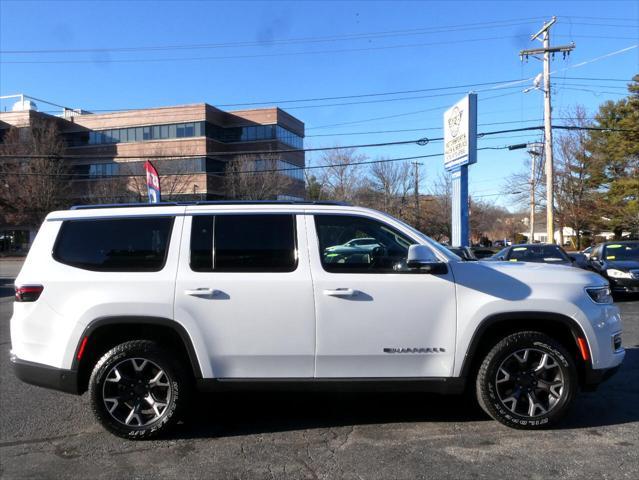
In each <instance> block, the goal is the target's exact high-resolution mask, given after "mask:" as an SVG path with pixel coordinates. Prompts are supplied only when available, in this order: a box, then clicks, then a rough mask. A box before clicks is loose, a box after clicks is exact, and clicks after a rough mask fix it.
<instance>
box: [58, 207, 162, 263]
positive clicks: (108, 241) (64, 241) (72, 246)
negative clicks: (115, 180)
mask: <svg viewBox="0 0 639 480" xmlns="http://www.w3.org/2000/svg"><path fill="white" fill-rule="evenodd" d="M172 227H173V217H148V218H117V219H91V220H68V221H65V222H63V223H62V227H60V233H59V234H58V239H57V241H56V245H55V247H54V250H53V258H55V259H56V260H57V261H58V262H61V263H64V264H67V265H71V266H74V267H78V268H83V269H85V270H94V271H101V272H157V271H159V270H162V268H163V267H164V263H165V261H166V255H167V252H168V247H169V238H170V235H171V229H172Z"/></svg>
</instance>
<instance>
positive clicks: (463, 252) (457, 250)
mask: <svg viewBox="0 0 639 480" xmlns="http://www.w3.org/2000/svg"><path fill="white" fill-rule="evenodd" d="M447 248H448V250H450V251H451V252H453V253H454V254H455V255H457V256H458V257H459V258H461V259H462V260H464V261H466V262H476V261H477V257H475V254H474V253H473V251H472V250H471V248H470V247H447Z"/></svg>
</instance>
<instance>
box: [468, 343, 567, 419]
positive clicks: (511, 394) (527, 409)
mask: <svg viewBox="0 0 639 480" xmlns="http://www.w3.org/2000/svg"><path fill="white" fill-rule="evenodd" d="M526 352H527V353H526ZM577 390H578V378H577V369H576V367H575V363H574V361H573V360H572V358H571V356H570V354H569V353H568V351H567V350H566V349H565V348H564V347H563V346H562V345H561V344H560V343H558V342H556V341H555V340H553V339H552V338H551V337H549V336H548V335H545V334H543V333H540V332H518V333H513V334H512V335H509V336H507V337H505V338H504V339H503V340H501V341H500V342H499V343H497V344H496V345H495V346H494V347H493V348H492V349H491V350H490V351H489V352H488V354H487V355H486V356H485V357H484V359H483V362H482V364H481V366H480V368H479V372H478V374H477V382H476V393H477V400H478V402H479V405H480V406H481V408H482V409H483V410H484V411H485V412H486V413H487V414H488V415H490V416H491V417H492V418H494V419H495V420H497V421H498V422H500V423H502V424H504V425H506V426H508V427H512V428H519V429H527V430H534V429H539V428H547V427H549V426H552V425H554V424H556V423H557V422H558V421H559V420H560V419H561V417H563V415H564V414H565V413H566V411H567V410H568V408H569V407H570V404H571V403H572V401H573V400H574V398H575V395H576V393H577Z"/></svg>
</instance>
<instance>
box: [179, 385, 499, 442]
mask: <svg viewBox="0 0 639 480" xmlns="http://www.w3.org/2000/svg"><path fill="white" fill-rule="evenodd" d="M193 407H194V408H193V409H192V412H197V413H194V414H193V415H191V418H189V419H187V421H186V422H185V423H184V424H181V425H178V427H177V428H176V429H175V430H174V432H173V434H172V435H171V436H172V437H175V438H207V437H232V436H239V435H255V434H262V433H277V432H287V431H295V430H307V429H315V428H333V427H343V426H352V425H370V424H387V423H389V424H390V423H410V422H455V423H460V422H468V421H481V420H488V417H487V416H486V415H484V413H483V412H481V411H480V410H479V408H478V407H477V406H476V405H475V404H474V403H473V402H471V401H470V400H469V399H468V398H467V397H465V396H463V395H451V396H443V395H437V394H428V393H388V392H374V393H370V392H243V393H239V392H233V393H217V394H205V395H201V396H199V397H198V399H197V400H195V404H194V405H193Z"/></svg>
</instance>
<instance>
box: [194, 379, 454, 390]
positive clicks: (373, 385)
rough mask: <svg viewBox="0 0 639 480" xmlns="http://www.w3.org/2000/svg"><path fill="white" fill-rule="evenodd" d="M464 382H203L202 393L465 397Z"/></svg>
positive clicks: (366, 380)
mask: <svg viewBox="0 0 639 480" xmlns="http://www.w3.org/2000/svg"><path fill="white" fill-rule="evenodd" d="M465 385H466V379H465V378H456V377H446V378H439V377H437V378H201V379H197V380H196V386H197V389H198V390H199V391H201V392H234V391H292V392H299V391H301V392H304V391H310V392H321V391H328V392H331V391H333V392H431V393H442V394H460V393H463V391H464V388H465Z"/></svg>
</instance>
